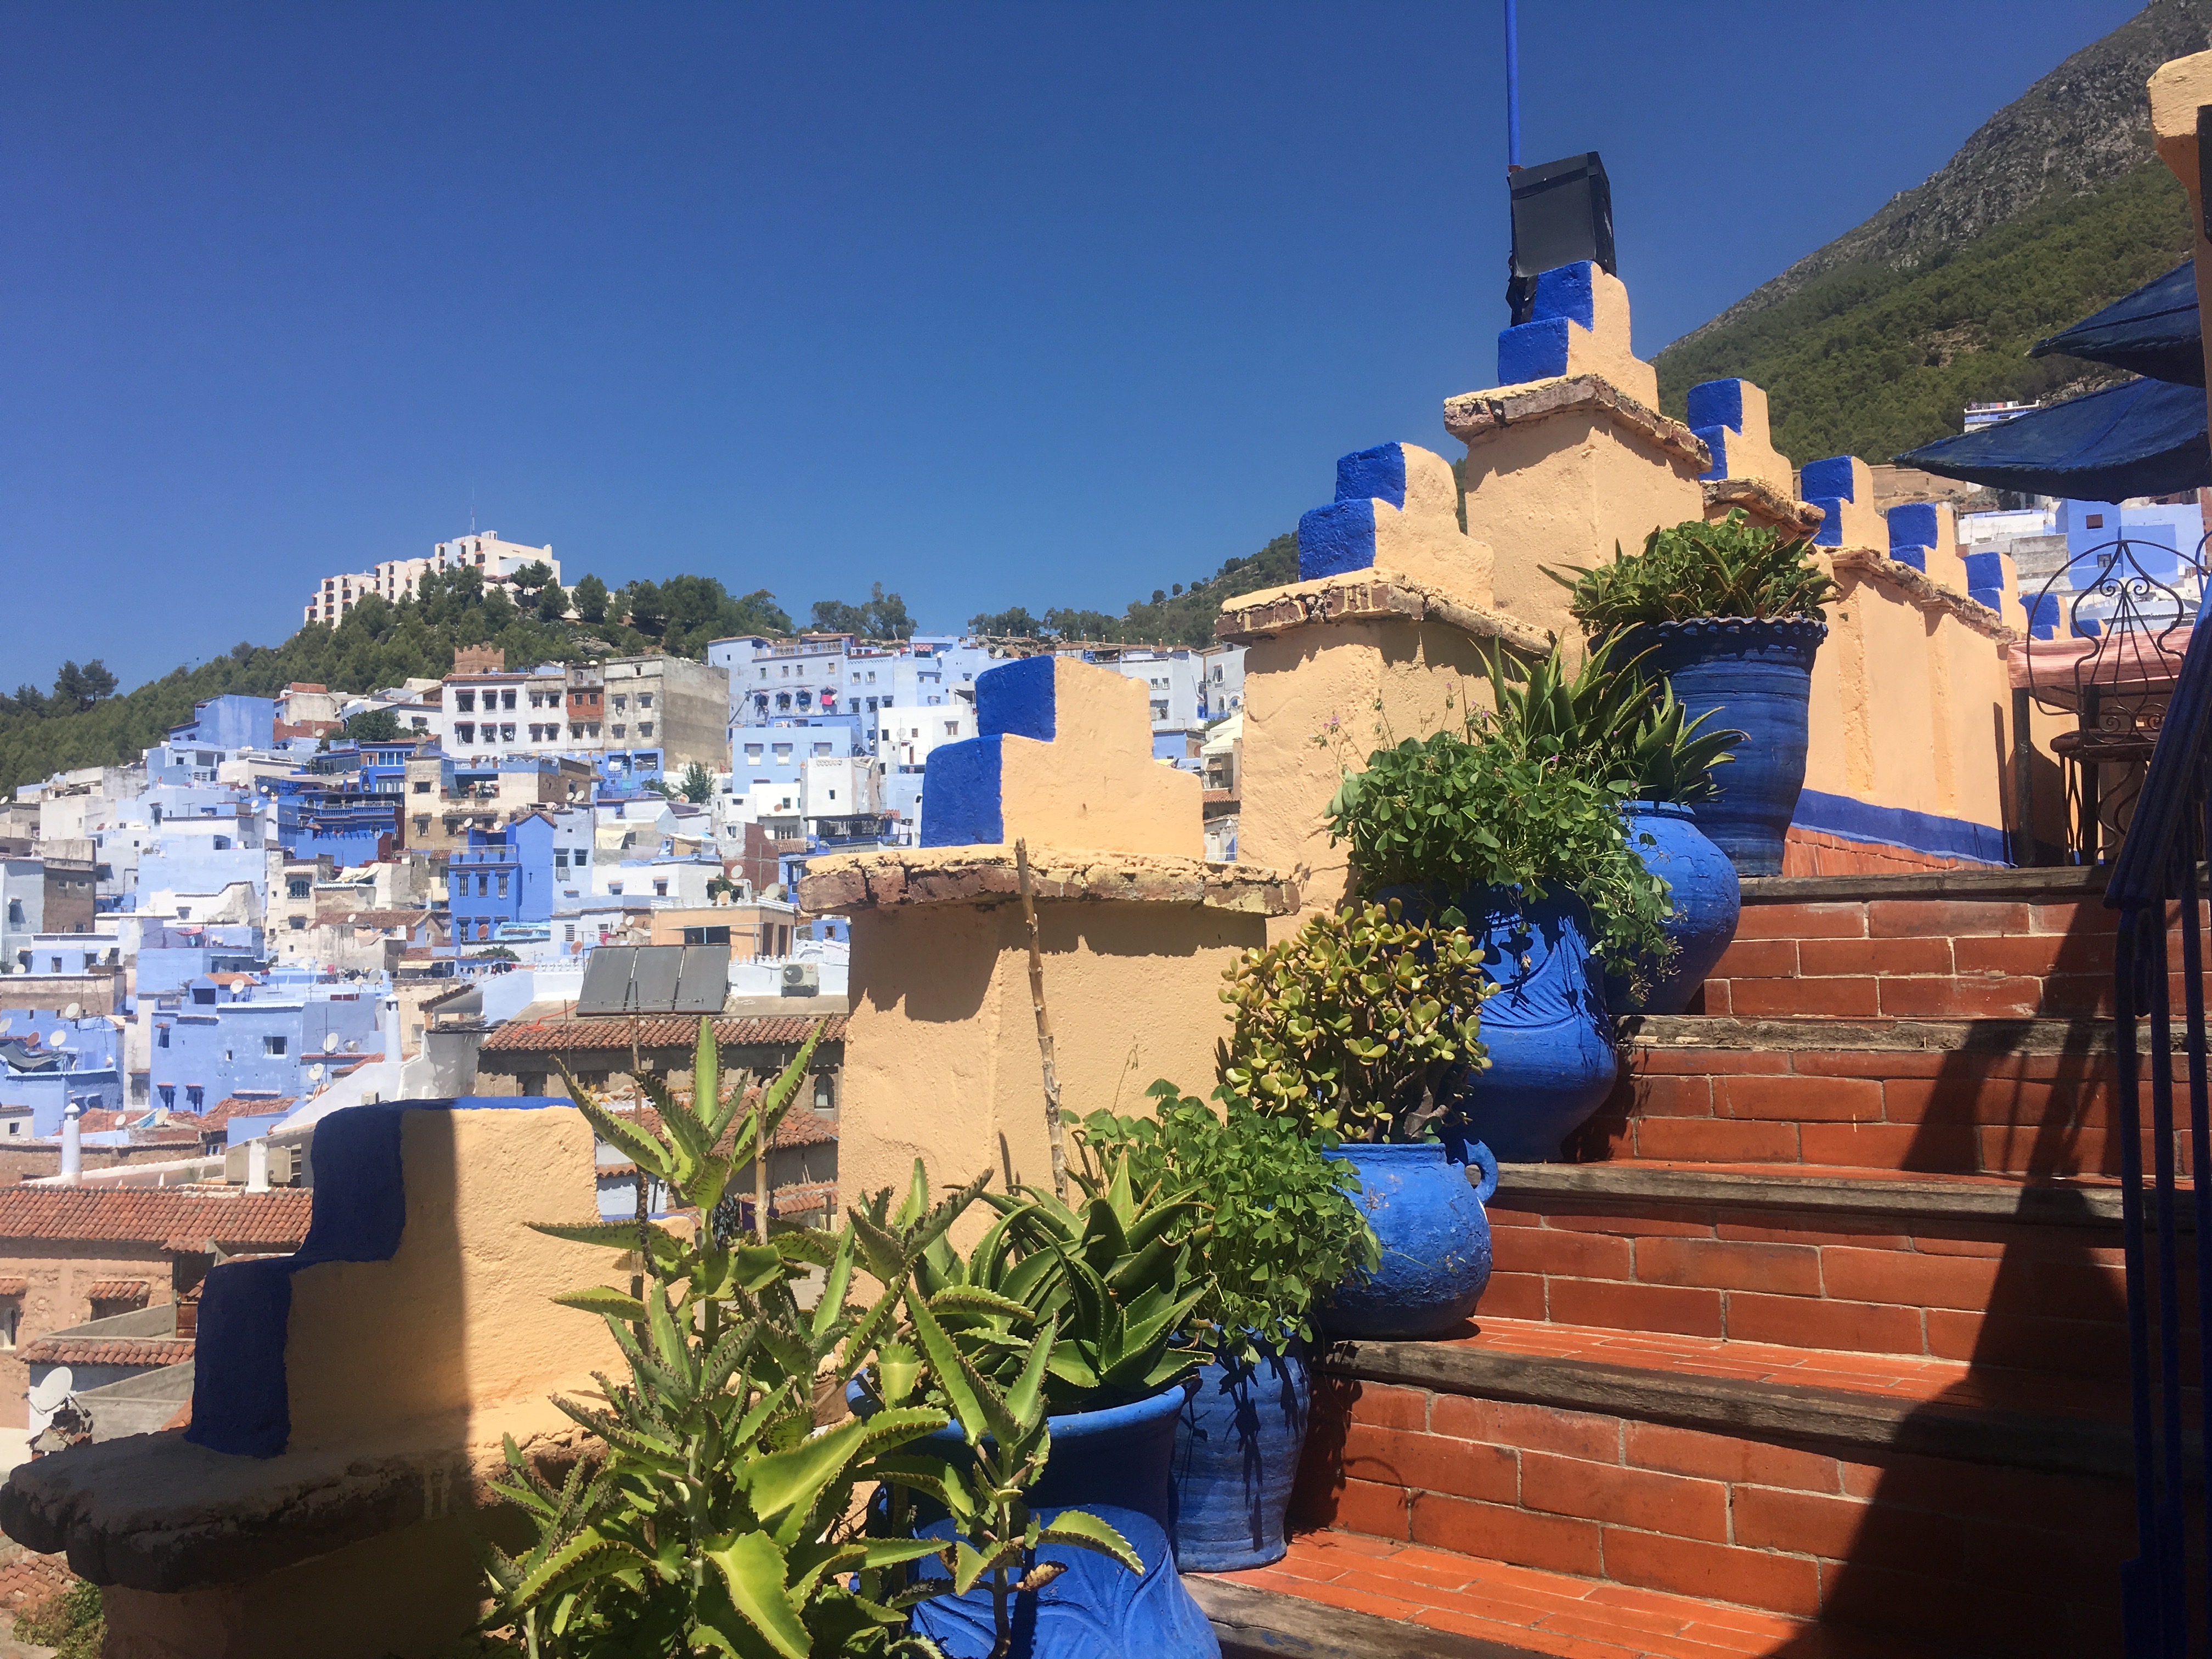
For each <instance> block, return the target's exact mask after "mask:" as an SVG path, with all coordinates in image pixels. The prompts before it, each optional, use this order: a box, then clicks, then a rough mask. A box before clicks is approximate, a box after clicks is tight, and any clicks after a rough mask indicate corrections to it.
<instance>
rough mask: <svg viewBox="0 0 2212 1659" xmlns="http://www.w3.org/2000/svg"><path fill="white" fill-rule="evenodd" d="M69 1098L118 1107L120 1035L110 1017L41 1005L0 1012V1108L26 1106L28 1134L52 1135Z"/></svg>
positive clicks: (83, 1104)
mask: <svg viewBox="0 0 2212 1659" xmlns="http://www.w3.org/2000/svg"><path fill="white" fill-rule="evenodd" d="M71 1101H74V1102H76V1103H77V1104H78V1105H79V1106H81V1107H82V1108H83V1109H86V1110H88V1111H92V1110H115V1109H120V1108H121V1107H122V1104H123V1038H122V1033H121V1032H120V1031H118V1030H117V1029H116V1027H115V1024H114V1023H113V1022H112V1020H108V1019H105V1018H100V1017H99V1016H97V1015H95V1016H93V1017H91V1018H76V1019H66V1018H64V1017H63V1016H62V1014H61V1013H60V1012H55V1011H51V1010H46V1009H31V1008H15V1009H9V1010H8V1011H6V1012H0V1111H7V1112H21V1111H23V1110H25V1109H27V1110H28V1111H29V1112H30V1114H31V1133H33V1135H56V1134H59V1133H61V1128H62V1114H63V1112H64V1109H65V1108H66V1107H67V1106H68V1105H69V1103H70V1102H71Z"/></svg>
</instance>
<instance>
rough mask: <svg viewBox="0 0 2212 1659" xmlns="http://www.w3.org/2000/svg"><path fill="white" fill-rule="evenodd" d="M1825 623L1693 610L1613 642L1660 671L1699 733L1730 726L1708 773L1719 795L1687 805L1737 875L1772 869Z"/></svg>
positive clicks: (1792, 799)
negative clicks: (1702, 719) (1731, 751)
mask: <svg viewBox="0 0 2212 1659" xmlns="http://www.w3.org/2000/svg"><path fill="white" fill-rule="evenodd" d="M1827 636H1828V625H1827V623H1822V622H1814V621H1813V620H1812V619H1810V618H1809V617H1790V618H1786V619H1782V620H1776V621H1759V620H1755V619H1753V618H1751V617H1699V618H1697V619H1696V620H1695V621H1692V622H1672V623H1645V624H1644V625H1643V626H1641V627H1638V628H1633V629H1630V630H1629V631H1628V634H1627V636H1626V639H1624V640H1623V641H1622V642H1621V646H1622V653H1623V654H1624V655H1625V656H1636V655H1639V654H1641V655H1642V657H1643V661H1642V666H1643V667H1644V669H1645V670H1647V671H1650V672H1651V673H1654V674H1663V675H1665V676H1666V677H1667V679H1668V684H1671V685H1673V686H1674V696H1676V698H1677V699H1679V700H1680V702H1681V703H1682V705H1683V707H1684V708H1687V709H1688V710H1689V713H1690V717H1691V718H1692V720H1694V719H1696V718H1697V717H1698V716H1699V715H1700V714H1705V713H1706V712H1707V711H1708V710H1710V711H1711V713H1712V716H1713V717H1712V719H1711V720H1709V721H1708V722H1706V728H1705V729H1706V730H1708V731H1729V730H1734V731H1738V732H1743V733H1745V734H1746V736H1747V738H1748V741H1747V742H1745V743H1741V744H1738V745H1737V746H1736V750H1735V759H1734V760H1732V761H1730V762H1729V763H1728V764H1727V765H1726V766H1723V767H1718V768H1717V769H1715V770H1714V772H1713V781H1714V782H1715V783H1716V784H1717V785H1718V786H1719V788H1720V793H1719V794H1718V795H1717V796H1716V797H1715V798H1714V799H1711V800H1705V801H1699V802H1698V803H1697V804H1696V805H1693V806H1692V807H1691V809H1690V811H1691V812H1692V815H1693V816H1694V817H1696V818H1697V821H1698V828H1699V829H1702V830H1704V831H1705V834H1706V836H1709V837H1710V838H1711V841H1712V843H1713V845H1715V846H1716V847H1717V848H1720V849H1721V851H1722V852H1723V853H1724V854H1727V856H1728V860H1729V863H1730V864H1732V865H1734V866H1735V869H1736V873H1737V874H1739V875H1745V876H1778V875H1780V874H1781V873H1782V842H1783V836H1784V833H1785V832H1786V831H1787V830H1788V829H1789V828H1790V817H1791V815H1792V814H1793V813H1795V812H1796V810H1797V792H1798V791H1799V790H1801V789H1802V788H1803V787H1805V708H1806V705H1807V703H1808V702H1810V701H1811V698H1812V693H1813V657H1814V653H1815V652H1817V651H1819V650H1820V641H1822V640H1824V639H1826V638H1827Z"/></svg>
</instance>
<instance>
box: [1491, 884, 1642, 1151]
mask: <svg viewBox="0 0 2212 1659" xmlns="http://www.w3.org/2000/svg"><path fill="white" fill-rule="evenodd" d="M1460 909H1461V910H1462V913H1464V914H1465V915H1466V917H1467V927H1468V933H1472V934H1474V939H1475V942H1476V944H1478V945H1480V946H1481V948H1482V952H1483V971H1484V973H1485V974H1486V975H1488V977H1489V979H1490V981H1491V983H1492V985H1494V986H1496V987H1497V990H1496V992H1495V994H1493V995H1492V996H1491V997H1490V998H1489V999H1488V1000H1486V1001H1485V1002H1484V1003H1483V1005H1482V1016H1481V1029H1480V1036H1481V1039H1482V1046H1483V1047H1484V1048H1485V1049H1486V1050H1487V1051H1488V1053H1489V1055H1490V1064H1489V1065H1488V1066H1486V1067H1485V1068H1484V1069H1483V1070H1481V1071H1479V1072H1470V1073H1466V1074H1465V1078H1464V1080H1463V1082H1462V1084H1461V1085H1460V1088H1461V1096H1460V1102H1459V1106H1458V1114H1457V1115H1458V1120H1459V1121H1460V1123H1461V1124H1462V1126H1463V1127H1464V1130H1465V1133H1467V1134H1468V1137H1469V1138H1470V1139H1476V1140H1480V1141H1482V1142H1484V1143H1485V1144H1486V1146H1488V1147H1489V1148H1490V1150H1491V1151H1492V1152H1493V1153H1495V1154H1496V1155H1497V1156H1498V1158H1503V1159H1504V1161H1505V1162H1507V1163H1509V1164H1542V1163H1551V1162H1553V1161H1555V1160H1556V1159H1557V1158H1559V1143H1560V1142H1561V1141H1563V1140H1565V1139H1566V1138H1567V1136H1568V1135H1570V1134H1571V1133H1573V1132H1574V1131H1575V1130H1577V1129H1579V1128H1580V1127H1582V1126H1583V1124H1584V1123H1585V1122H1587V1121H1589V1118H1590V1116H1591V1115H1593V1114H1594V1113H1595V1112H1596V1110H1597V1109H1598V1108H1599V1107H1600V1106H1601V1105H1603V1104H1604V1103H1605V1097H1607V1095H1609V1094H1611V1093H1612V1092H1613V1075H1614V1073H1615V1072H1616V1070H1617V1069H1618V1061H1617V1060H1615V1058H1614V1055H1613V1019H1612V1016H1611V1014H1610V1013H1609V1012H1608V1011H1607V1007H1606V1000H1605V987H1604V986H1603V984H1602V983H1601V980H1600V976H1599V974H1598V969H1597V963H1596V961H1595V958H1593V957H1591V955H1590V948H1589V934H1588V933H1586V932H1585V931H1584V930H1585V928H1586V927H1587V926H1588V921H1587V918H1588V914H1589V913H1588V912H1587V911H1585V910H1584V909H1583V906H1582V903H1581V902H1580V901H1579V900H1577V899H1572V898H1567V897H1556V898H1551V899H1547V900H1545V901H1544V902H1542V903H1541V904H1528V903H1526V902H1523V901H1522V897H1521V895H1520V893H1519V892H1518V890H1514V889H1510V888H1477V889H1475V890H1473V891H1471V892H1468V893H1467V894H1466V895H1464V896H1462V898H1461V900H1460Z"/></svg>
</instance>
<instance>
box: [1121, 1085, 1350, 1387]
mask: <svg viewBox="0 0 2212 1659" xmlns="http://www.w3.org/2000/svg"><path fill="white" fill-rule="evenodd" d="M1146 1093H1147V1094H1148V1095H1149V1096H1150V1097H1151V1098H1152V1100H1153V1102H1154V1103H1155V1105H1154V1108H1153V1115H1152V1116H1151V1117H1133V1118H1132V1117H1117V1116H1115V1115H1114V1114H1113V1113H1112V1112H1109V1111H1105V1110H1100V1111H1096V1112H1093V1113H1092V1114H1091V1115H1090V1116H1089V1117H1087V1118H1085V1119H1084V1121H1083V1124H1082V1127H1081V1129H1080V1130H1079V1146H1080V1148H1081V1151H1082V1152H1083V1154H1084V1157H1085V1162H1086V1165H1088V1164H1090V1163H1091V1161H1092V1160H1097V1161H1100V1162H1102V1163H1103V1161H1105V1160H1119V1161H1120V1162H1121V1164H1122V1165H1123V1166H1124V1167H1125V1168H1127V1170H1128V1171H1129V1175H1130V1178H1131V1179H1132V1180H1133V1182H1135V1183H1136V1184H1137V1185H1139V1187H1167V1188H1178V1187H1183V1188H1197V1189H1198V1190H1199V1191H1200V1192H1203V1193H1205V1194H1206V1195H1207V1197H1208V1198H1209V1199H1210V1200H1212V1205H1213V1208H1212V1214H1211V1215H1210V1216H1209V1217H1208V1218H1207V1221H1206V1227H1205V1229H1204V1231H1203V1233H1202V1235H1201V1236H1200V1237H1198V1238H1197V1239H1196V1240H1195V1248H1196V1249H1197V1250H1199V1251H1200V1252H1201V1253H1202V1255H1203V1259H1204V1264H1205V1267H1206V1274H1205V1278H1206V1291H1205V1293H1204V1294H1203V1295H1202V1296H1201V1297H1200V1298H1199V1300H1198V1302H1197V1303H1196V1304H1194V1306H1193V1308H1192V1310H1191V1316H1192V1319H1193V1321H1194V1322H1195V1323H1196V1324H1197V1325H1199V1326H1200V1327H1202V1328H1205V1330H1206V1332H1207V1334H1208V1340H1209V1341H1210V1343H1211V1344H1212V1346H1213V1348H1214V1350H1215V1352H1217V1353H1218V1355H1219V1356H1220V1357H1222V1358H1225V1359H1228V1360H1231V1361H1241V1362H1243V1363H1247V1364H1250V1363H1255V1362H1256V1361H1257V1360H1258V1358H1259V1357H1260V1352H1261V1349H1262V1348H1268V1347H1280V1346H1282V1345H1284V1344H1285V1342H1288V1341H1291V1340H1304V1341H1312V1340H1314V1338H1315V1332H1314V1328H1313V1324H1312V1321H1311V1314H1312V1310H1313V1308H1314V1305H1315V1304H1316V1302H1317V1301H1319V1300H1320V1299H1321V1298H1322V1297H1325V1296H1327V1295H1328V1292H1329V1291H1331V1290H1332V1289H1334V1287H1335V1286H1336V1285H1339V1284H1340V1283H1342V1282H1343V1281H1344V1280H1345V1279H1347V1278H1348V1277H1350V1276H1351V1275H1352V1273H1356V1272H1363V1271H1365V1272H1371V1271H1372V1270H1373V1269H1374V1267H1375V1266H1376V1263H1377V1261H1379V1260H1380V1259H1381V1251H1380V1249H1379V1247H1378V1246H1377V1244H1376V1238H1375V1230H1374V1229H1373V1228H1372V1227H1370V1226H1369V1225H1368V1224H1367V1218H1366V1216H1365V1214H1364V1212H1362V1211H1361V1209H1360V1207H1359V1202H1358V1193H1359V1190H1360V1186H1359V1176H1358V1171H1357V1170H1354V1169H1353V1168H1352V1163H1351V1161H1350V1160H1349V1159H1347V1158H1332V1157H1330V1156H1329V1154H1328V1152H1325V1151H1323V1150H1322V1147H1321V1146H1319V1145H1318V1144H1317V1143H1316V1142H1315V1141H1314V1140H1313V1139H1310V1138H1309V1137H1308V1136H1307V1135H1306V1134H1305V1133H1304V1132H1303V1131H1302V1129H1301V1127H1300V1126H1299V1124H1298V1123H1297V1122H1296V1121H1293V1120H1291V1119H1290V1118H1285V1117H1279V1116H1276V1115H1271V1114H1269V1113H1266V1112H1261V1111H1258V1110H1255V1109H1254V1107H1253V1105H1252V1103H1251V1102H1249V1100H1246V1099H1244V1098H1243V1097H1242V1096H1240V1095H1237V1094H1234V1093H1232V1092H1231V1091H1229V1090H1227V1089H1225V1088H1224V1089H1218V1090H1216V1091H1214V1097H1215V1098H1216V1100H1218V1102H1219V1103H1220V1105H1221V1111H1220V1112H1219V1114H1218V1115H1217V1114H1216V1113H1215V1112H1213V1111H1212V1109H1209V1108H1208V1107H1207V1106H1206V1103H1204V1102H1203V1101H1200V1100H1199V1099H1197V1098H1195V1097H1193V1096H1190V1095H1186V1094H1184V1093H1183V1092H1182V1091H1181V1090H1180V1089H1178V1088H1176V1085H1174V1084H1172V1083H1170V1082H1169V1081H1167V1080H1166V1079H1161V1080H1160V1081H1158V1082H1157V1083H1155V1084H1153V1085H1152V1087H1151V1089H1149V1090H1148V1091H1146Z"/></svg>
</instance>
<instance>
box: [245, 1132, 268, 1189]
mask: <svg viewBox="0 0 2212 1659" xmlns="http://www.w3.org/2000/svg"><path fill="white" fill-rule="evenodd" d="M268 1190H269V1139H268V1137H267V1136H265V1135H256V1136H254V1137H253V1139H251V1140H249V1141H247V1142H246V1191H247V1192H249V1193H265V1192H267V1191H268Z"/></svg>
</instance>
